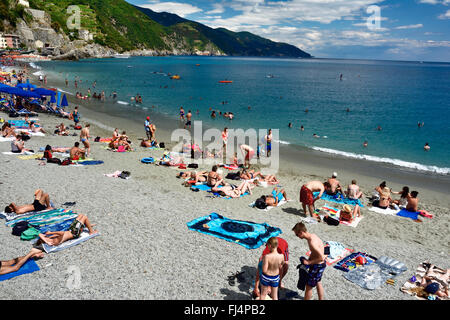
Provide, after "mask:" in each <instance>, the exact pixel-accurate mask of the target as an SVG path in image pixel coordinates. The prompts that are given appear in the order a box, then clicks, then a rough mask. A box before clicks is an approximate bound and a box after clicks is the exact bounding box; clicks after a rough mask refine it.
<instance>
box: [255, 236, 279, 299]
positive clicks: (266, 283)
mask: <svg viewBox="0 0 450 320" xmlns="http://www.w3.org/2000/svg"><path fill="white" fill-rule="evenodd" d="M267 247H268V249H269V251H270V253H268V254H266V255H264V256H263V259H262V272H261V275H260V282H261V297H260V299H261V300H266V296H267V294H268V291H269V287H270V288H271V296H272V300H278V287H279V284H280V270H281V269H282V267H283V265H284V256H283V255H282V254H280V253H278V251H277V248H278V239H277V238H276V237H272V238H270V239H269V240H268V241H267Z"/></svg>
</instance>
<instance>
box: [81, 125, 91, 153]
mask: <svg viewBox="0 0 450 320" xmlns="http://www.w3.org/2000/svg"><path fill="white" fill-rule="evenodd" d="M90 127H91V125H90V124H89V123H87V124H86V126H85V127H84V128H83V129H82V130H81V133H80V141H81V142H82V143H83V145H84V147H85V148H86V157H87V156H89V154H90V153H91V145H90V143H89V138H90V137H91V136H90V135H89V128H90Z"/></svg>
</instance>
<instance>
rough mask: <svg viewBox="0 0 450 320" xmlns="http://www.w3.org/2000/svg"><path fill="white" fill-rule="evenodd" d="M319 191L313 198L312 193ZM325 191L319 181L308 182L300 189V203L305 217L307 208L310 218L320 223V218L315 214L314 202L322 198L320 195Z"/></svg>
mask: <svg viewBox="0 0 450 320" xmlns="http://www.w3.org/2000/svg"><path fill="white" fill-rule="evenodd" d="M317 191H319V192H320V193H319V195H318V196H317V197H316V198H314V195H313V192H317ZM324 191H325V186H324V185H323V183H322V182H320V181H309V182H308V183H306V184H304V185H303V186H302V187H301V189H300V202H301V203H302V207H303V212H304V213H305V215H307V213H306V207H307V206H308V210H309V214H310V215H311V217H314V218H316V219H317V220H318V221H319V222H320V217H319V215H318V214H316V213H315V212H314V211H315V208H314V202H315V201H316V200H318V199H320V197H321V196H322V194H323V193H324Z"/></svg>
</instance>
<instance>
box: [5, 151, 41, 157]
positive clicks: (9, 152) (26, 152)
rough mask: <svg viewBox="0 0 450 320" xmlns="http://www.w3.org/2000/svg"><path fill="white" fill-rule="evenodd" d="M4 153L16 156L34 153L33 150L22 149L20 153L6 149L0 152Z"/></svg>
mask: <svg viewBox="0 0 450 320" xmlns="http://www.w3.org/2000/svg"><path fill="white" fill-rule="evenodd" d="M2 153H3V154H4V155H8V156H17V155H34V153H33V152H30V151H23V152H21V153H14V152H11V151H6V152H2Z"/></svg>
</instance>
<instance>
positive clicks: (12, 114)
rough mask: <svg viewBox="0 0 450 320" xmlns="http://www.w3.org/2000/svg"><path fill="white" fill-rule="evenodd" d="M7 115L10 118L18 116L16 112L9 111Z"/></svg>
mask: <svg viewBox="0 0 450 320" xmlns="http://www.w3.org/2000/svg"><path fill="white" fill-rule="evenodd" d="M9 117H10V118H18V117H19V114H18V113H17V112H10V113H9Z"/></svg>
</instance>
